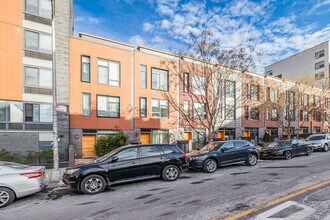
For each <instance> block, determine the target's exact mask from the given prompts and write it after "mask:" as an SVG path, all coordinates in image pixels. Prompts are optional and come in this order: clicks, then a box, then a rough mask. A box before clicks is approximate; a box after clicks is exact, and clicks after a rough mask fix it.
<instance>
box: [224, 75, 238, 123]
mask: <svg viewBox="0 0 330 220" xmlns="http://www.w3.org/2000/svg"><path fill="white" fill-rule="evenodd" d="M235 88H236V85H235V82H232V81H226V82H225V119H229V120H232V119H235V98H236V93H235Z"/></svg>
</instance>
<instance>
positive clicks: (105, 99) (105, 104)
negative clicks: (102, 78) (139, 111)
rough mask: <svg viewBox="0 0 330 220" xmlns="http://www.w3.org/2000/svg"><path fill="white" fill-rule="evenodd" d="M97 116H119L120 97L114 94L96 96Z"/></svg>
mask: <svg viewBox="0 0 330 220" xmlns="http://www.w3.org/2000/svg"><path fill="white" fill-rule="evenodd" d="M97 116H99V117H107V118H119V117H120V98H119V97H114V96H103V95H98V96H97Z"/></svg>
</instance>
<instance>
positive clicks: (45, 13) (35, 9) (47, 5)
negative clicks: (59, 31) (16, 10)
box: [25, 0, 52, 18]
mask: <svg viewBox="0 0 330 220" xmlns="http://www.w3.org/2000/svg"><path fill="white" fill-rule="evenodd" d="M25 11H26V12H28V13H30V14H34V15H38V16H41V17H46V18H51V16H52V1H51V0H25Z"/></svg>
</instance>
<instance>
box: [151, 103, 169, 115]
mask: <svg viewBox="0 0 330 220" xmlns="http://www.w3.org/2000/svg"><path fill="white" fill-rule="evenodd" d="M152 117H154V118H168V101H167V100H161V99H152Z"/></svg>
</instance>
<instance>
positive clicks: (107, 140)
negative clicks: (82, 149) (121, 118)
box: [95, 129, 129, 157]
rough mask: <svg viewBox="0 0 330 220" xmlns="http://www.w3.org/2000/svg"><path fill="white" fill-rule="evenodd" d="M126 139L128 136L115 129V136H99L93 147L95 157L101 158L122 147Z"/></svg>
mask: <svg viewBox="0 0 330 220" xmlns="http://www.w3.org/2000/svg"><path fill="white" fill-rule="evenodd" d="M128 139H129V137H128V135H126V134H125V133H124V132H123V131H122V130H119V129H116V131H115V134H110V135H105V136H101V137H99V138H98V140H97V142H96V145H95V151H96V155H97V156H99V157H101V156H103V155H105V154H107V153H109V152H110V151H113V150H115V149H117V148H118V147H121V146H124V145H125V144H126V143H127V141H128Z"/></svg>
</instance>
